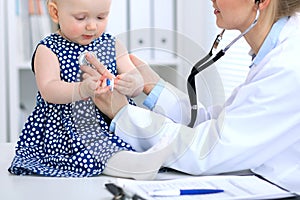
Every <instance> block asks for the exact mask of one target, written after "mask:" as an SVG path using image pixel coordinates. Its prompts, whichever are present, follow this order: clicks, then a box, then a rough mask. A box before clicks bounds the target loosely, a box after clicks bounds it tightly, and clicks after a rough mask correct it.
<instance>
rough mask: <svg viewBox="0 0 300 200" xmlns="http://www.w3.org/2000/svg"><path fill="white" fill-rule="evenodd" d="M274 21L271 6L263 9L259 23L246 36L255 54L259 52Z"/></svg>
mask: <svg viewBox="0 0 300 200" xmlns="http://www.w3.org/2000/svg"><path fill="white" fill-rule="evenodd" d="M274 23H275V20H274V14H273V12H272V10H271V9H270V8H269V7H265V8H264V9H261V10H260V16H259V19H258V22H257V24H256V25H255V27H254V28H253V29H252V30H251V31H249V32H248V33H247V34H246V35H245V36H244V38H245V39H246V41H247V43H248V44H249V45H250V47H251V49H252V51H253V52H254V53H255V54H257V53H258V51H259V49H260V47H261V46H262V44H263V42H264V40H265V39H266V37H267V35H268V34H269V32H270V30H271V28H272V26H273V24H274Z"/></svg>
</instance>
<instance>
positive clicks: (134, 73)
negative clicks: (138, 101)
mask: <svg viewBox="0 0 300 200" xmlns="http://www.w3.org/2000/svg"><path fill="white" fill-rule="evenodd" d="M115 89H116V90H118V91H119V92H120V93H121V94H124V95H126V96H128V97H136V96H138V95H139V94H141V93H142V92H143V89H144V80H143V77H142V76H141V74H140V73H139V71H138V70H137V69H136V68H135V67H134V69H132V70H130V71H129V72H126V73H123V74H119V75H117V77H116V79H115Z"/></svg>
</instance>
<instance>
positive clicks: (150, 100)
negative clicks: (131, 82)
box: [143, 80, 165, 110]
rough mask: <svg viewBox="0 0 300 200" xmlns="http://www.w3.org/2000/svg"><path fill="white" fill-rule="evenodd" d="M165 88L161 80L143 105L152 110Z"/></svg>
mask: <svg viewBox="0 0 300 200" xmlns="http://www.w3.org/2000/svg"><path fill="white" fill-rule="evenodd" d="M164 88H165V82H164V81H163V80H160V81H159V82H158V83H157V84H156V85H155V86H154V88H153V89H152V91H151V92H150V94H149V95H148V96H147V98H146V99H145V101H144V102H143V105H144V106H146V107H147V108H148V109H150V110H152V109H153V108H154V106H155V104H156V102H157V99H158V97H159V95H160V94H161V92H162V90H163V89H164Z"/></svg>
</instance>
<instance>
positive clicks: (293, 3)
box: [272, 0, 300, 20]
mask: <svg viewBox="0 0 300 200" xmlns="http://www.w3.org/2000/svg"><path fill="white" fill-rule="evenodd" d="M272 1H275V0H272ZM275 4H276V5H275V7H276V8H275V9H276V10H275V19H276V20H277V19H279V18H281V17H286V16H292V15H295V14H296V13H297V12H300V0H276V1H275Z"/></svg>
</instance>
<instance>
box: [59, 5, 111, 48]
mask: <svg viewBox="0 0 300 200" xmlns="http://www.w3.org/2000/svg"><path fill="white" fill-rule="evenodd" d="M55 1H56V3H57V10H58V23H59V25H60V31H61V33H60V34H61V35H62V36H63V37H65V38H66V39H68V40H70V41H72V42H75V43H79V44H82V45H87V44H89V43H90V42H92V41H93V40H94V39H95V38H98V37H100V36H101V35H102V33H103V32H104V31H105V29H106V26H107V21H108V14H109V11H110V4H111V0H55Z"/></svg>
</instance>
